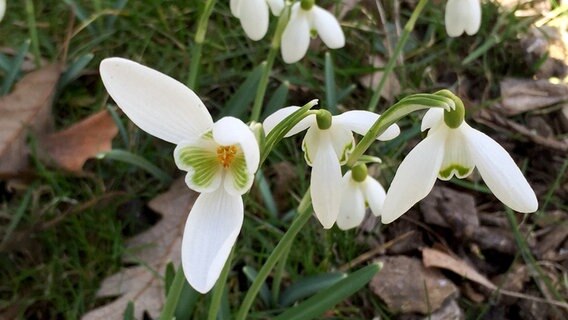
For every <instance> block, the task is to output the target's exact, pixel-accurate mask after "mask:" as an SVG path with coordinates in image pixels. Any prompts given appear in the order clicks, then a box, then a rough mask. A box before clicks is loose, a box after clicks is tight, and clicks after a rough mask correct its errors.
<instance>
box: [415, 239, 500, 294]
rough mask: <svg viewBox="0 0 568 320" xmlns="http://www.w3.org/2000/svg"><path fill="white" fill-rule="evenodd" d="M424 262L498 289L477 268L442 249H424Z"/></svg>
mask: <svg viewBox="0 0 568 320" xmlns="http://www.w3.org/2000/svg"><path fill="white" fill-rule="evenodd" d="M422 262H423V263H424V266H426V267H428V268H429V267H435V268H441V269H446V270H450V271H452V272H455V273H457V274H459V275H461V276H462V277H464V278H466V279H468V280H471V281H473V282H476V283H479V284H481V285H482V286H485V287H487V288H489V289H491V290H495V289H497V287H496V286H495V285H494V284H493V283H491V281H489V280H488V279H487V278H486V277H484V276H483V275H481V274H480V273H479V272H477V270H475V269H474V268H473V267H471V266H469V265H468V264H467V263H465V262H464V261H462V260H460V259H458V258H454V257H452V256H450V255H449V254H447V253H444V252H442V251H438V250H435V249H430V248H424V249H422Z"/></svg>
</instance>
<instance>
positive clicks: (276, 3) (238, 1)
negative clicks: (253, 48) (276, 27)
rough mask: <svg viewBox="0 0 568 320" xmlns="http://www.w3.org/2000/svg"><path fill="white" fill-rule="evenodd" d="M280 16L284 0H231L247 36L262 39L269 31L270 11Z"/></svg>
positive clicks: (232, 9) (235, 14)
mask: <svg viewBox="0 0 568 320" xmlns="http://www.w3.org/2000/svg"><path fill="white" fill-rule="evenodd" d="M269 7H270V10H271V11H272V14H274V15H275V16H279V15H280V13H282V9H284V0H231V13H232V14H233V16H235V17H237V18H239V20H240V21H241V26H242V27H243V29H244V30H245V33H246V34H247V36H248V37H249V38H250V39H251V40H254V41H257V40H260V39H262V38H263V37H264V35H265V34H266V31H268V20H269V13H268V8H269Z"/></svg>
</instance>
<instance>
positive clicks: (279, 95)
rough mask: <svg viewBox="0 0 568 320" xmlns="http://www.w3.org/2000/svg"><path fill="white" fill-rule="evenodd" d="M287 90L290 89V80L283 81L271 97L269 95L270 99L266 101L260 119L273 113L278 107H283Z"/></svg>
mask: <svg viewBox="0 0 568 320" xmlns="http://www.w3.org/2000/svg"><path fill="white" fill-rule="evenodd" d="M289 91H290V82H288V81H284V82H283V83H282V84H281V85H280V86H279V87H278V89H276V91H275V92H274V94H273V95H272V97H270V100H268V103H267V104H266V107H265V108H264V113H263V114H262V117H261V119H266V117H268V116H269V115H271V114H273V113H274V112H276V111H277V110H278V109H281V108H283V107H285V106H286V100H287V99H288V92H289Z"/></svg>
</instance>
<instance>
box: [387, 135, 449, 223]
mask: <svg viewBox="0 0 568 320" xmlns="http://www.w3.org/2000/svg"><path fill="white" fill-rule="evenodd" d="M445 133H446V132H445V130H440V129H438V130H436V131H435V132H433V133H432V134H431V135H429V136H428V137H426V139H424V140H423V141H422V142H420V143H419V144H418V145H416V147H414V149H412V150H411V151H410V153H408V155H407V156H406V158H404V160H402V163H401V164H400V166H399V167H398V170H397V171H396V174H395V176H394V179H393V181H392V183H391V185H390V187H389V189H388V191H387V195H386V198H385V204H384V206H383V212H382V216H381V221H382V222H383V223H391V222H393V221H394V220H396V219H398V218H399V217H400V216H401V215H403V214H404V213H405V212H406V211H408V209H410V208H411V207H412V206H413V205H414V204H415V203H416V202H418V201H420V200H422V199H423V198H424V197H426V196H427V195H428V193H429V192H430V190H432V187H433V186H434V183H435V182H436V177H437V176H438V171H439V169H440V165H441V164H442V160H443V156H444V140H445V138H446V135H445Z"/></svg>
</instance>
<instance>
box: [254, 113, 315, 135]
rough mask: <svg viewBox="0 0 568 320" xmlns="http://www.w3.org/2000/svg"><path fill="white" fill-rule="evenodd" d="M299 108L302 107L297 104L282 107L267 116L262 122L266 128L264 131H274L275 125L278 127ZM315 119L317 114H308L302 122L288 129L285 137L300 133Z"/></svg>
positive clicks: (267, 132)
mask: <svg viewBox="0 0 568 320" xmlns="http://www.w3.org/2000/svg"><path fill="white" fill-rule="evenodd" d="M298 109H300V107H296V106H291V107H286V108H282V109H280V110H278V111H276V112H274V113H273V114H271V115H269V116H268V117H266V119H265V120H264V122H263V123H262V126H263V128H264V132H265V133H266V134H269V133H270V132H271V131H272V129H274V127H276V126H277V125H278V124H279V123H280V122H282V121H284V119H286V118H287V117H288V116H290V115H291V114H292V113H294V112H296V111H298ZM315 121H316V116H315V115H313V114H310V115H308V116H307V117H305V118H304V119H302V120H300V122H298V124H296V125H295V126H294V127H293V128H292V129H291V130H290V131H288V133H286V135H285V136H284V137H286V138H287V137H290V136H293V135H295V134H296V133H299V132H302V131H304V130H306V129H307V128H309V127H310V126H311V125H312V124H314V123H315Z"/></svg>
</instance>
